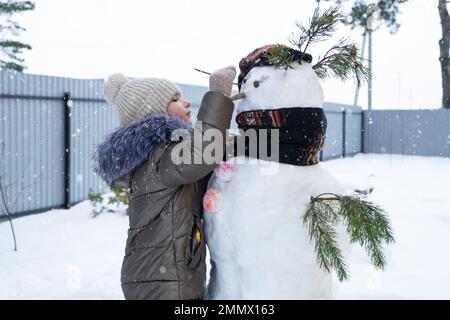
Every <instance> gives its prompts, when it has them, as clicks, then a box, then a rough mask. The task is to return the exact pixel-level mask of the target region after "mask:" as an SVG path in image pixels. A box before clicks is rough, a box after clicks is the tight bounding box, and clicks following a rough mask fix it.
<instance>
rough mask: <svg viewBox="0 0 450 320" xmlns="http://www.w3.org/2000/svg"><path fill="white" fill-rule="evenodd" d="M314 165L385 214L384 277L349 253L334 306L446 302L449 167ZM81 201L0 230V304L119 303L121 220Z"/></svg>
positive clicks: (387, 162) (363, 160) (399, 160)
mask: <svg viewBox="0 0 450 320" xmlns="http://www.w3.org/2000/svg"><path fill="white" fill-rule="evenodd" d="M322 165H323V166H324V167H325V168H326V169H327V170H328V171H330V173H332V174H333V175H334V176H335V177H336V178H337V179H338V180H339V181H341V182H342V183H344V184H345V185H346V186H347V187H350V188H358V189H363V188H365V187H368V186H370V185H372V186H374V191H373V193H372V194H371V195H370V196H369V197H368V199H369V200H372V201H375V202H376V203H378V204H380V205H381V206H383V207H384V208H385V209H386V211H387V212H388V213H389V214H390V217H391V220H392V224H393V228H394V232H395V237H396V244H395V245H392V246H390V247H388V248H387V249H386V251H385V252H386V256H387V260H388V265H387V268H386V270H385V271H376V270H374V269H373V268H372V267H371V265H370V263H369V261H368V258H367V255H366V253H365V252H364V251H363V250H362V249H360V248H359V247H358V246H356V245H355V246H353V248H352V253H351V255H350V258H349V260H348V264H349V266H350V274H351V279H350V280H349V281H347V282H344V283H342V284H339V283H338V282H335V285H336V298H337V299H450V273H449V272H448V265H449V264H450V254H449V253H450V232H448V231H449V230H450V197H449V196H448V181H450V159H449V158H437V157H419V156H400V155H373V154H368V155H367V154H361V155H357V156H355V157H353V158H346V159H338V160H330V161H326V162H323V163H322ZM91 209H92V208H91V205H90V203H89V202H88V201H84V202H82V203H80V204H78V205H76V206H74V207H73V208H71V209H69V210H52V211H48V212H45V213H42V214H37V215H33V216H28V217H23V218H19V219H16V220H14V226H15V230H16V235H17V240H18V247H19V250H18V251H17V252H14V251H13V243H12V237H11V232H10V229H9V223H7V222H4V223H1V224H0V265H1V268H0V299H123V295H122V292H121V289H120V268H121V264H122V258H123V253H124V247H125V240H126V234H127V228H128V218H127V217H126V216H125V215H124V214H123V213H103V214H101V215H99V216H98V217H96V218H91V216H90V211H91Z"/></svg>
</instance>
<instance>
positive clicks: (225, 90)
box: [209, 66, 236, 97]
mask: <svg viewBox="0 0 450 320" xmlns="http://www.w3.org/2000/svg"><path fill="white" fill-rule="evenodd" d="M235 77H236V68H235V67H234V66H228V67H225V68H222V69H219V70H216V71H214V72H213V73H212V74H211V75H210V76H209V90H210V91H219V92H221V93H222V94H223V95H224V96H226V97H230V96H231V91H232V88H233V80H234V78H235Z"/></svg>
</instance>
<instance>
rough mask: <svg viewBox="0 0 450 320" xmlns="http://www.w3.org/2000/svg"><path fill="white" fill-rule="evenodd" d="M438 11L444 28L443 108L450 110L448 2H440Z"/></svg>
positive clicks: (441, 45) (442, 0)
mask: <svg viewBox="0 0 450 320" xmlns="http://www.w3.org/2000/svg"><path fill="white" fill-rule="evenodd" d="M438 9H439V16H440V18H441V27H442V39H441V40H439V49H440V56H439V61H440V63H441V73H442V107H443V108H446V109H450V75H449V73H450V66H449V49H450V46H449V44H450V16H449V14H448V11H447V0H439V4H438Z"/></svg>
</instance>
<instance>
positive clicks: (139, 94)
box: [103, 73, 181, 126]
mask: <svg viewBox="0 0 450 320" xmlns="http://www.w3.org/2000/svg"><path fill="white" fill-rule="evenodd" d="M103 94H104V96H105V98H106V101H108V103H109V104H111V105H113V106H114V107H116V108H117V112H118V116H119V122H120V124H121V125H122V126H124V125H127V124H129V123H131V122H134V121H137V120H140V119H142V118H144V117H145V116H146V115H150V114H157V113H165V114H167V110H166V108H167V106H168V105H169V103H170V101H171V100H172V98H173V97H174V96H175V95H176V94H180V95H181V89H180V88H179V87H178V86H177V85H176V84H175V83H173V82H172V81H169V80H166V79H158V78H144V79H133V80H129V79H128V78H127V77H125V76H124V75H123V74H121V73H115V74H113V75H110V76H109V77H108V78H107V79H106V80H105V83H104V84H103Z"/></svg>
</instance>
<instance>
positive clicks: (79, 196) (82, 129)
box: [70, 99, 119, 203]
mask: <svg viewBox="0 0 450 320" xmlns="http://www.w3.org/2000/svg"><path fill="white" fill-rule="evenodd" d="M73 103H74V104H73V107H72V117H71V140H70V142H71V161H70V173H71V175H70V187H71V188H70V203H76V202H79V201H82V200H85V199H86V198H87V196H88V193H89V190H90V189H92V190H93V191H95V192H102V193H104V192H106V191H107V190H108V187H107V185H106V184H105V183H104V182H103V180H101V179H100V177H98V176H97V175H96V174H94V172H93V171H92V165H93V163H92V154H93V149H94V147H95V145H96V144H98V143H100V142H101V141H102V140H103V139H104V137H105V135H106V134H108V133H109V132H112V131H113V129H114V128H116V127H117V126H118V125H119V122H118V119H117V115H116V112H115V110H114V108H113V107H111V106H109V105H107V103H106V101H99V102H95V101H77V100H76V99H75V100H74V102H73Z"/></svg>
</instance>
